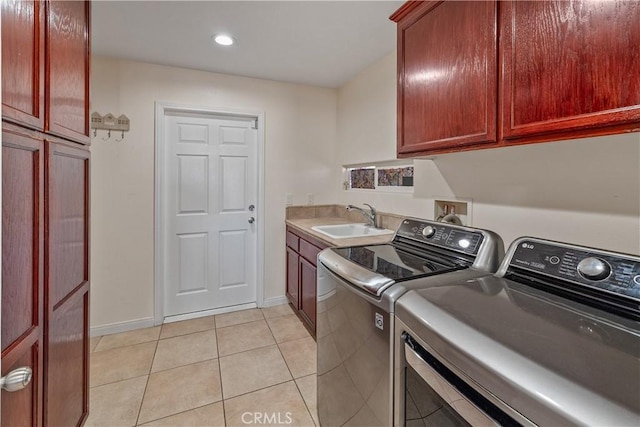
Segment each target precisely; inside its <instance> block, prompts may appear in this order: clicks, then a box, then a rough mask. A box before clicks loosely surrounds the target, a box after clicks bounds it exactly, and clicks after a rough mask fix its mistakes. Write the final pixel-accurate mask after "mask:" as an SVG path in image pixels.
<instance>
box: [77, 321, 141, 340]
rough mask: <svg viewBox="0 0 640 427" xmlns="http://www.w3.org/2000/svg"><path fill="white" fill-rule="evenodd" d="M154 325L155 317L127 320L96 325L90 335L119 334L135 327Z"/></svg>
mask: <svg viewBox="0 0 640 427" xmlns="http://www.w3.org/2000/svg"><path fill="white" fill-rule="evenodd" d="M152 326H153V317H147V318H145V319H136V320H127V321H126V322H117V323H111V324H109V325H102V326H96V327H93V328H91V329H90V331H89V336H91V337H101V336H103V335H111V334H118V333H120V332H128V331H132V330H134V329H142V328H150V327H152Z"/></svg>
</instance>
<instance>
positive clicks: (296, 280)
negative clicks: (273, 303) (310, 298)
mask: <svg viewBox="0 0 640 427" xmlns="http://www.w3.org/2000/svg"><path fill="white" fill-rule="evenodd" d="M298 258H299V256H298V254H297V253H296V252H294V251H293V250H292V249H291V248H289V247H287V298H288V299H289V302H290V303H291V304H292V305H293V308H295V309H296V310H298V309H300V301H299V295H300V288H299V286H300V276H299V269H298Z"/></svg>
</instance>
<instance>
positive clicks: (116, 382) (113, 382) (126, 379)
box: [89, 374, 149, 390]
mask: <svg viewBox="0 0 640 427" xmlns="http://www.w3.org/2000/svg"><path fill="white" fill-rule="evenodd" d="M148 375H149V374H143V375H136V376H135V377H129V378H123V379H121V380H116V381H112V382H109V383H104V384H100V385H95V386H91V387H89V390H93V389H94V388H98V387H104V386H106V385H112V384H118V383H121V382H124V381H129V380H133V379H136V378H142V377H146V376H148Z"/></svg>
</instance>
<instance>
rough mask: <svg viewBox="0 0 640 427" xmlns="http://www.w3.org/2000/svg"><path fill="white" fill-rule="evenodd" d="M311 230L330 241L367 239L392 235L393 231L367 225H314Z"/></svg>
mask: <svg viewBox="0 0 640 427" xmlns="http://www.w3.org/2000/svg"><path fill="white" fill-rule="evenodd" d="M311 229H312V230H314V231H317V232H319V233H322V234H325V235H327V236H329V237H331V238H332V239H347V238H350V237H369V236H382V235H385V234H393V233H394V232H393V230H387V229H385V228H374V227H372V226H370V225H368V224H339V225H316V226H315V227H311Z"/></svg>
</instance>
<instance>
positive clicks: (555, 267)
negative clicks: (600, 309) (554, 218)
mask: <svg viewBox="0 0 640 427" xmlns="http://www.w3.org/2000/svg"><path fill="white" fill-rule="evenodd" d="M509 265H510V266H513V267H518V268H521V269H525V270H530V271H534V272H536V273H541V274H544V275H547V276H551V277H554V278H556V279H560V280H563V281H569V282H572V283H575V284H579V285H582V286H588V287H591V288H597V289H599V290H602V291H607V292H611V293H616V294H620V295H625V296H627V297H632V298H635V299H639V300H640V258H637V257H633V256H631V255H625V254H616V253H613V252H605V251H600V250H597V249H590V248H585V247H580V246H572V245H565V244H561V243H555V242H547V241H541V240H537V239H530V240H526V239H525V240H520V241H519V242H518V243H517V247H516V248H515V251H513V254H512V256H511V260H510V262H509Z"/></svg>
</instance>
